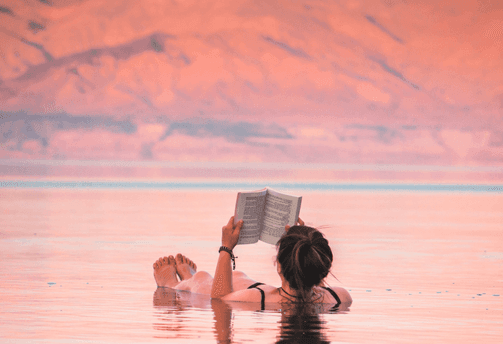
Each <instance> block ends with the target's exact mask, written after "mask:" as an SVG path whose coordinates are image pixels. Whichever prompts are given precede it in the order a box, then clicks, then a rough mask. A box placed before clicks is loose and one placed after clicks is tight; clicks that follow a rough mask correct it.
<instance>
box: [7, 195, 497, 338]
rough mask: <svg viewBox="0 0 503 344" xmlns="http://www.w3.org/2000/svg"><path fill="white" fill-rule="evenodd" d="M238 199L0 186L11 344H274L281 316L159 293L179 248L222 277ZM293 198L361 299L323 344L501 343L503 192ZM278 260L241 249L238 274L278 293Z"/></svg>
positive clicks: (268, 249) (327, 329) (258, 249)
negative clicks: (160, 262) (157, 266)
mask: <svg viewBox="0 0 503 344" xmlns="http://www.w3.org/2000/svg"><path fill="white" fill-rule="evenodd" d="M237 191H238V190H236V192H237ZM282 191H288V190H282ZM236 192H234V191H195V190H185V191H180V190H177V191H170V190H161V191H136V190H62V189H0V262H1V264H0V339H1V341H2V342H15V343H23V342H26V343H32V342H35V343H58V342H61V343H67V342H93V343H109V342H113V343H131V342H135V343H143V342H145V343H146V342H149V343H150V342H163V343H164V342H166V339H167V338H168V339H169V342H170V343H171V342H176V343H178V342H180V343H193V342H210V343H214V342H216V341H220V342H235V343H243V342H250V341H251V342H254V341H260V342H274V341H276V340H277V339H278V336H279V335H280V333H281V331H282V330H283V329H284V328H283V327H282V314H281V312H279V311H267V312H260V311H257V310H256V309H255V308H257V309H258V308H259V306H257V307H254V306H253V305H252V306H250V307H241V306H239V305H238V306H237V307H236V306H234V307H231V308H229V307H227V306H226V305H221V304H211V302H210V301H209V300H208V299H207V298H205V297H198V296H196V295H192V296H191V295H187V294H184V293H169V292H167V291H166V292H163V291H158V292H156V285H155V282H154V280H153V277H152V263H153V262H154V260H155V259H157V258H159V257H160V256H164V255H168V254H173V253H177V252H182V253H184V254H186V255H187V256H189V257H190V258H191V259H193V260H194V261H195V262H196V263H197V265H198V269H199V270H207V271H209V272H211V273H213V270H214V268H215V262H216V258H217V251H218V247H219V246H220V242H219V239H220V237H219V235H220V230H221V227H222V225H224V224H225V223H226V221H227V220H228V218H229V217H230V216H231V215H232V212H233V208H234V202H235V196H236ZM293 193H295V194H301V195H302V196H303V205H302V210H301V217H302V218H303V219H305V220H306V222H307V223H308V224H311V225H315V226H323V231H324V232H325V234H326V235H327V237H328V239H329V240H330V242H331V245H332V247H333V249H334V252H335V256H336V263H335V266H334V270H333V273H334V275H335V276H337V278H338V280H336V279H335V278H333V277H332V278H330V280H329V284H332V285H342V286H344V287H346V288H347V289H350V290H351V294H352V296H353V299H354V303H353V306H352V307H351V309H350V310H349V311H346V312H339V313H326V314H321V315H320V316H319V319H320V323H321V324H322V326H321V328H320V329H319V332H320V335H321V337H322V338H324V339H325V340H327V341H330V342H344V343H370V342H372V343H375V342H382V343H394V342H396V343H426V342H428V343H431V342H444V343H445V342H449V343H474V342H484V343H499V342H500V341H501V337H502V335H503V194H501V193H499V194H489V193H434V192H427V193H419V192H418V193H405V192H379V193H377V192H370V191H369V192H330V193H322V192H317V193H314V192H303V191H299V190H295V191H293ZM274 254H275V250H274V247H272V246H270V245H268V244H264V243H258V244H255V245H247V246H239V247H237V248H236V255H237V256H238V257H239V258H238V259H237V267H238V269H240V270H243V271H245V272H246V273H247V274H248V275H249V276H250V277H252V278H254V279H256V280H258V281H262V282H265V283H271V284H278V283H279V278H278V277H277V275H276V272H275V271H276V269H275V267H274V266H273V257H274Z"/></svg>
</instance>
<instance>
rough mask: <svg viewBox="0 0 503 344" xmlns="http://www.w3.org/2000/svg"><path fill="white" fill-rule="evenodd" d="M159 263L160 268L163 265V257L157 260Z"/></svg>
mask: <svg viewBox="0 0 503 344" xmlns="http://www.w3.org/2000/svg"><path fill="white" fill-rule="evenodd" d="M157 263H158V264H159V266H161V265H162V257H159V259H158V260H157Z"/></svg>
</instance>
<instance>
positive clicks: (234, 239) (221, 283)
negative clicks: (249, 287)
mask: <svg viewBox="0 0 503 344" xmlns="http://www.w3.org/2000/svg"><path fill="white" fill-rule="evenodd" d="M242 226H243V220H240V221H239V222H238V223H237V224H236V225H234V216H233V217H231V218H230V220H229V222H228V223H227V225H225V226H224V227H222V246H225V247H227V248H229V249H231V250H233V249H234V247H236V244H237V243H238V240H239V233H240V232H241V227H242ZM232 291H233V289H232V268H231V255H230V254H229V253H228V252H225V251H221V252H220V254H219V256H218V262H217V267H216V270H215V277H214V278H213V285H212V286H211V297H212V298H217V299H220V298H222V297H224V296H225V295H227V294H230V293H232Z"/></svg>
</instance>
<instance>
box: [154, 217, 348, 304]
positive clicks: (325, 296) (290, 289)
mask: <svg viewBox="0 0 503 344" xmlns="http://www.w3.org/2000/svg"><path fill="white" fill-rule="evenodd" d="M242 226H243V221H242V220H241V221H239V222H238V223H237V224H236V225H234V217H231V218H230V220H229V222H228V223H227V225H225V226H224V227H222V247H221V248H220V250H219V257H218V262H217V267H216V270H215V277H214V278H212V277H211V275H210V274H208V273H207V272H204V271H201V272H196V270H197V267H196V265H195V264H194V262H192V261H191V260H190V259H188V258H187V257H185V256H183V255H181V254H178V255H177V256H176V258H175V257H173V256H169V257H164V258H159V259H158V260H157V261H156V262H155V263H154V278H155V280H156V282H157V286H158V287H169V288H173V289H177V290H187V291H190V292H193V293H200V294H208V295H210V296H211V297H212V298H216V299H222V300H225V301H244V302H260V303H261V305H262V309H264V307H265V304H266V303H276V304H278V303H284V302H294V303H330V304H334V305H335V306H339V305H341V304H343V305H344V306H346V307H349V306H350V305H351V303H352V299H351V296H350V295H349V293H348V292H347V291H346V290H345V289H344V288H340V287H335V288H327V287H325V286H324V279H325V277H327V275H328V273H329V272H330V268H331V267H332V260H333V256H332V250H331V249H330V246H329V244H328V241H327V240H326V239H325V238H324V236H323V234H322V233H321V232H319V231H318V230H316V229H314V228H311V227H308V226H305V225H304V222H303V221H302V220H301V219H299V225H296V226H293V227H289V226H286V227H285V229H286V233H285V234H284V235H283V237H282V238H281V239H280V240H279V241H278V243H277V248H278V254H277V257H276V259H277V260H276V263H277V270H278V274H279V277H280V278H281V286H280V287H279V288H277V287H273V286H269V285H265V284H263V283H256V282H255V281H253V280H252V279H250V278H249V277H247V276H246V275H245V274H244V273H242V272H237V271H234V272H233V271H232V267H231V261H232V263H234V255H233V251H232V250H233V249H234V247H235V246H236V244H237V242H238V239H239V233H240V231H241V227H242ZM177 275H178V276H179V277H180V281H178V279H177Z"/></svg>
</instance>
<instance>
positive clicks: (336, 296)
mask: <svg viewBox="0 0 503 344" xmlns="http://www.w3.org/2000/svg"><path fill="white" fill-rule="evenodd" d="M259 285H264V283H261V282H257V283H254V284H252V285H251V286H249V287H248V288H247V289H258V290H259V291H260V294H261V295H262V297H261V299H260V309H261V310H262V311H263V310H265V292H264V291H263V290H262V289H260V288H259V287H258V286H259ZM322 288H323V289H325V290H327V291H328V292H329V293H330V294H331V295H332V296H333V297H334V299H335V301H337V304H336V305H335V306H333V307H332V309H334V308H337V307H339V305H340V304H341V299H340V298H339V296H338V295H337V294H336V293H335V291H333V290H332V289H330V288H329V287H322Z"/></svg>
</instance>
